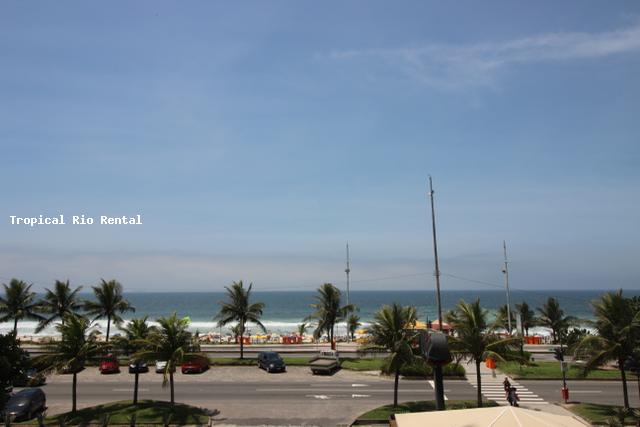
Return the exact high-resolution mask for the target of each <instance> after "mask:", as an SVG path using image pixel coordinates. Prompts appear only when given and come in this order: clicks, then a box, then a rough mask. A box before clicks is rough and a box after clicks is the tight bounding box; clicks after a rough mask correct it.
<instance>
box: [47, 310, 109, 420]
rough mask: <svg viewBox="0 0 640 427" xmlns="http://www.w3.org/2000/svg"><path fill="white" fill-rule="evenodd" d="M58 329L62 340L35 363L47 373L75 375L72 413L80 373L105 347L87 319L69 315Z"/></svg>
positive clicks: (74, 409) (74, 407)
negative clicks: (88, 361)
mask: <svg viewBox="0 0 640 427" xmlns="http://www.w3.org/2000/svg"><path fill="white" fill-rule="evenodd" d="M56 329H57V330H58V332H59V333H60V334H61V335H62V339H61V340H60V341H59V342H58V343H56V344H54V345H52V346H51V347H49V351H50V352H49V353H48V354H45V355H43V356H39V357H38V358H37V359H36V361H35V363H36V364H37V366H42V367H44V370H45V371H53V370H59V371H66V372H71V373H72V374H73V383H72V393H71V396H72V406H71V411H72V412H75V411H76V400H77V386H78V372H80V371H81V370H82V369H83V368H84V365H85V362H86V361H87V360H89V359H92V358H95V357H98V356H99V355H100V354H101V353H102V351H103V345H102V344H100V343H99V342H98V341H97V339H96V337H97V331H95V330H93V331H91V330H90V329H91V324H90V322H89V320H88V319H87V318H85V317H81V316H77V315H75V314H67V315H65V317H64V323H60V324H58V325H57V327H56Z"/></svg>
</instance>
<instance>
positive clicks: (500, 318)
mask: <svg viewBox="0 0 640 427" xmlns="http://www.w3.org/2000/svg"><path fill="white" fill-rule="evenodd" d="M509 314H510V315H511V316H510V317H511V328H512V329H513V328H514V327H515V326H516V315H515V313H514V312H513V311H511V310H507V305H506V304H505V305H501V306H500V307H498V313H497V314H496V319H495V321H494V323H495V326H496V328H500V329H504V330H505V331H509V320H508V317H509Z"/></svg>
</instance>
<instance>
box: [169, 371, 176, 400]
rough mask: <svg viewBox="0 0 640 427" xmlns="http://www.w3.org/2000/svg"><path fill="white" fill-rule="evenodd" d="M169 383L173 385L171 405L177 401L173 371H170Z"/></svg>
mask: <svg viewBox="0 0 640 427" xmlns="http://www.w3.org/2000/svg"><path fill="white" fill-rule="evenodd" d="M169 384H170V385H171V405H172V406H173V404H174V402H175V394H174V391H173V372H169Z"/></svg>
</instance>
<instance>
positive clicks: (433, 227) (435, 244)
mask: <svg viewBox="0 0 640 427" xmlns="http://www.w3.org/2000/svg"><path fill="white" fill-rule="evenodd" d="M429 198H430V200H431V230H432V232H433V259H434V262H435V272H434V275H435V276H436V303H437V305H438V329H439V330H440V332H442V305H441V304H440V267H439V266H438V242H437V239H436V208H435V206H434V203H433V182H432V180H431V175H429Z"/></svg>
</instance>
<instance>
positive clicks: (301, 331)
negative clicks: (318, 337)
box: [298, 322, 309, 337]
mask: <svg viewBox="0 0 640 427" xmlns="http://www.w3.org/2000/svg"><path fill="white" fill-rule="evenodd" d="M307 329H309V325H307V324H306V323H305V322H302V323H300V324H299V325H298V335H300V336H301V337H303V336H304V334H306V333H307Z"/></svg>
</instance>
